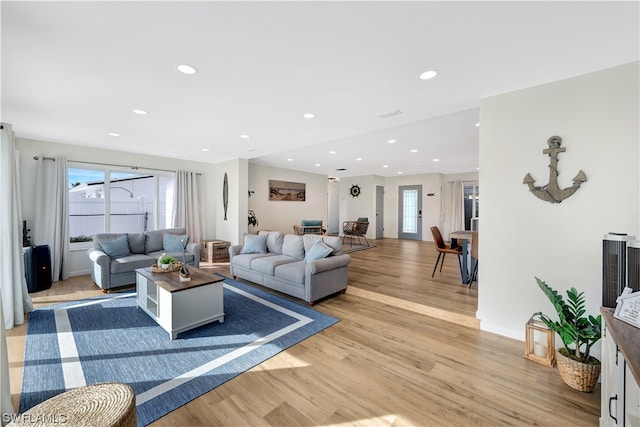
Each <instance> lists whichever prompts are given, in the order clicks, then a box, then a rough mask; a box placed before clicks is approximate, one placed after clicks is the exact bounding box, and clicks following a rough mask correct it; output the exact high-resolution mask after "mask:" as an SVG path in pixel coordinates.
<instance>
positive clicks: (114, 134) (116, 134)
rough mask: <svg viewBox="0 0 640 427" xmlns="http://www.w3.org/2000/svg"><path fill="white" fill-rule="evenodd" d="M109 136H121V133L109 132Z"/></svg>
mask: <svg viewBox="0 0 640 427" xmlns="http://www.w3.org/2000/svg"><path fill="white" fill-rule="evenodd" d="M109 136H120V134H119V133H115V132H109Z"/></svg>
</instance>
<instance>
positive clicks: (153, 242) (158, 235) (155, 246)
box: [144, 230, 164, 254]
mask: <svg viewBox="0 0 640 427" xmlns="http://www.w3.org/2000/svg"><path fill="white" fill-rule="evenodd" d="M144 234H145V236H146V240H145V243H144V252H145V253H147V254H148V253H149V252H155V251H161V250H162V249H163V247H162V243H163V241H162V238H163V236H164V233H163V232H160V231H159V230H154V231H146V232H145V233H144Z"/></svg>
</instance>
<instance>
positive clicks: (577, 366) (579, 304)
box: [536, 277, 602, 392]
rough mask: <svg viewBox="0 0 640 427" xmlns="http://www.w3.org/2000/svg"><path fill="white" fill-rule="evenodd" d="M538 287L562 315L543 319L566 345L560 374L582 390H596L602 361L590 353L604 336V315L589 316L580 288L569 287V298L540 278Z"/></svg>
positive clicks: (560, 352)
mask: <svg viewBox="0 0 640 427" xmlns="http://www.w3.org/2000/svg"><path fill="white" fill-rule="evenodd" d="M536 281H537V282H538V286H539V287H540V289H542V291H543V292H544V294H545V295H546V296H547V298H549V301H551V304H553V307H554V308H555V309H556V313H557V314H558V319H559V320H557V321H554V320H551V319H550V318H549V317H548V316H546V315H545V314H543V315H542V316H541V320H542V321H543V322H544V323H545V324H546V325H547V327H548V328H549V329H551V330H553V331H555V332H556V333H557V334H558V335H560V338H561V339H562V343H563V344H564V347H562V348H559V349H558V350H557V351H556V358H557V360H558V371H559V372H560V377H562V380H563V381H564V382H565V384H567V385H568V386H569V387H571V388H573V389H576V390H580V391H588V392H590V391H593V388H594V387H595V385H596V383H597V382H598V377H599V376H600V369H601V367H600V361H599V360H598V359H596V358H595V357H593V356H591V355H590V354H589V353H590V351H591V347H592V346H593V345H594V344H595V343H596V342H598V340H599V339H600V337H601V336H602V331H601V327H602V316H601V315H598V316H597V317H594V316H591V315H586V314H585V313H586V309H585V300H584V292H578V291H577V290H576V288H573V287H572V288H571V289H569V290H567V300H566V301H565V300H564V299H563V298H562V296H561V295H560V294H559V293H558V292H556V291H555V290H554V289H552V288H551V287H550V286H549V285H547V284H546V283H545V282H544V281H542V280H540V279H539V278H537V277H536Z"/></svg>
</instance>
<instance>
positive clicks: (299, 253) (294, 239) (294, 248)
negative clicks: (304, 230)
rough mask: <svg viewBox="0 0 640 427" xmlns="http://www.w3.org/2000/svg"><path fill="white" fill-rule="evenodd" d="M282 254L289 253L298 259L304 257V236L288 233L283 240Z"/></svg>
mask: <svg viewBox="0 0 640 427" xmlns="http://www.w3.org/2000/svg"><path fill="white" fill-rule="evenodd" d="M282 255H288V256H290V257H294V258H296V259H299V260H302V259H304V244H303V241H302V236H296V235H295V234H287V235H285V236H284V241H283V242H282Z"/></svg>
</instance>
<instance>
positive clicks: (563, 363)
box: [556, 348, 602, 393]
mask: <svg viewBox="0 0 640 427" xmlns="http://www.w3.org/2000/svg"><path fill="white" fill-rule="evenodd" d="M560 350H564V349H563V348H561V349H559V350H557V351H556V362H557V363H558V372H560V377H561V378H562V381H564V383H565V384H566V385H568V386H569V387H571V388H572V389H574V390H578V391H585V392H589V393H590V392H592V391H593V389H594V388H595V386H596V384H597V383H598V378H599V377H600V370H601V368H602V366H601V364H600V361H599V360H598V359H596V358H595V357H593V356H590V357H589V360H590V361H592V362H593V363H582V362H578V361H577V360H573V359H572V358H570V357H568V356H566V355H565V354H564V351H560Z"/></svg>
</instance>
